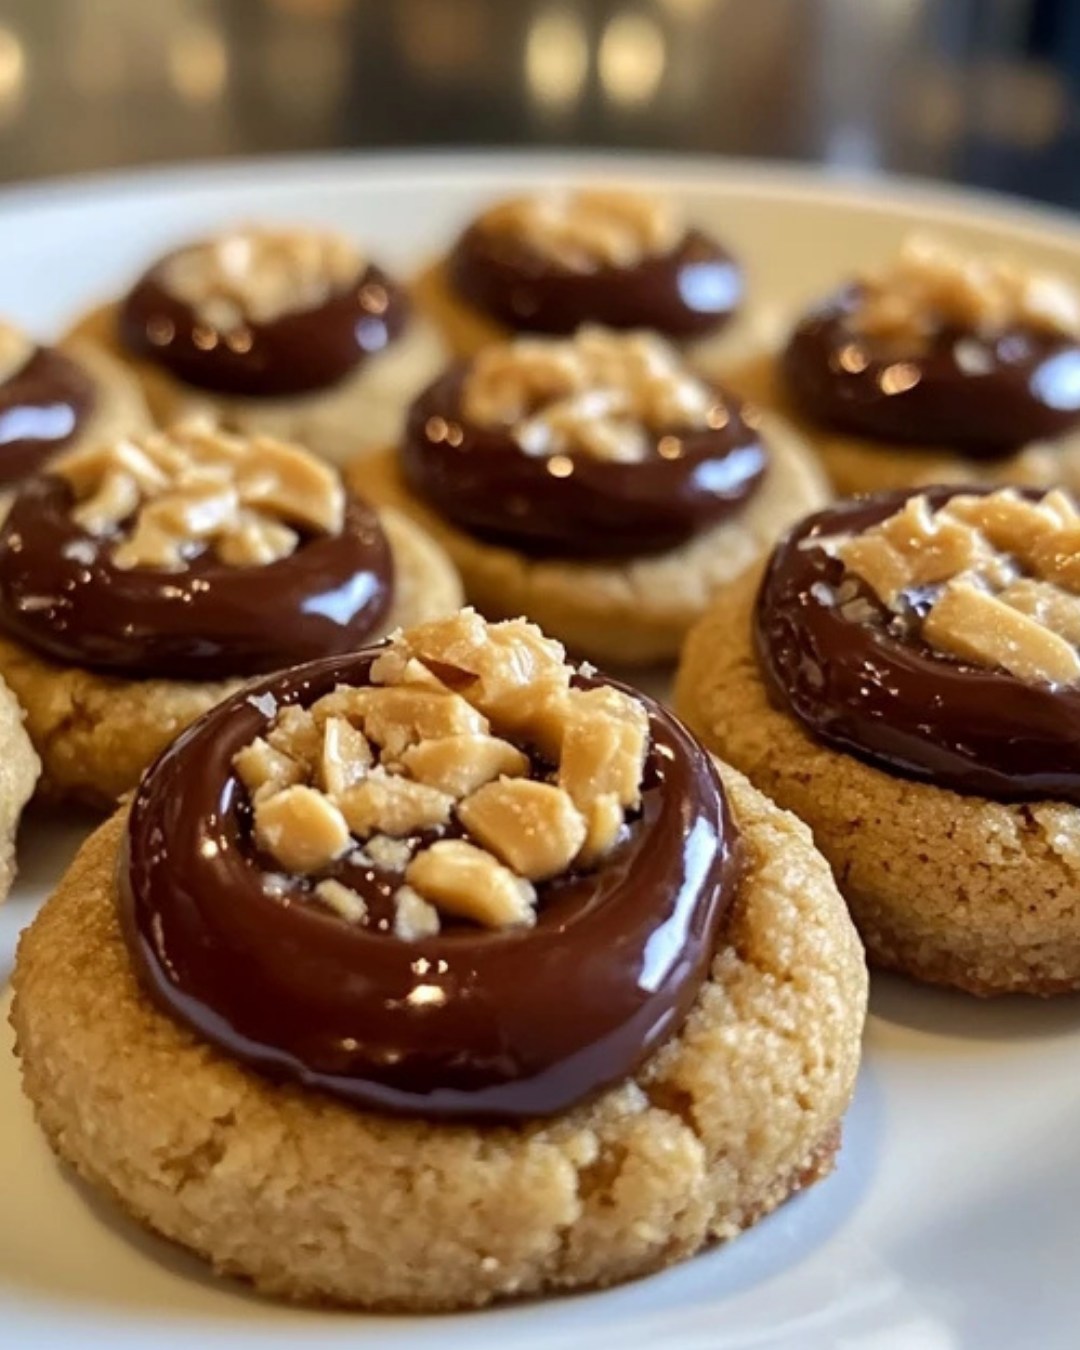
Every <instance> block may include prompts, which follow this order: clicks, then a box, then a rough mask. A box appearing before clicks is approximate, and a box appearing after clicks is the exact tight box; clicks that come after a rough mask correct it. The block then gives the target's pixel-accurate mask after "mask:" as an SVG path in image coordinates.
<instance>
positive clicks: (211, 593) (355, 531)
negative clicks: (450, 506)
mask: <svg viewBox="0 0 1080 1350" xmlns="http://www.w3.org/2000/svg"><path fill="white" fill-rule="evenodd" d="M460 599H461V593H460V588H459V584H458V580H457V576H456V574H455V572H454V569H453V567H452V565H451V564H450V563H449V562H448V560H447V559H446V558H445V556H444V555H443V553H442V552H441V550H440V549H439V548H438V546H437V545H435V544H434V543H432V542H431V541H430V540H428V539H427V538H425V537H424V535H423V534H422V533H421V532H420V531H419V530H418V529H417V528H416V526H414V525H412V524H411V523H410V522H408V521H406V520H404V519H402V518H401V517H399V516H397V515H395V514H394V513H393V512H389V511H388V512H383V513H377V512H376V511H374V510H373V509H372V508H371V507H370V506H369V505H368V504H367V503H366V502H364V501H363V500H362V499H360V498H359V497H356V496H355V495H354V494H352V493H351V492H349V491H348V490H347V488H346V487H345V484H344V483H343V481H342V478H341V475H340V473H339V472H338V470H337V469H335V468H333V467H332V466H331V465H329V464H327V463H326V462H325V461H323V460H320V459H318V458H316V457H315V456H314V455H312V454H310V453H309V452H308V451H306V450H302V449H300V448H299V447H298V446H295V445H291V444H289V443H287V442H284V441H278V440H275V439H274V438H272V437H268V436H252V437H247V436H239V435H235V434H232V433H229V432H225V431H223V430H222V429H221V428H220V427H216V426H214V425H211V424H209V423H205V422H198V421H189V422H186V423H181V424H178V425H177V426H175V427H173V428H171V429H170V430H169V431H161V432H150V433H147V434H146V435H143V436H141V437H138V438H135V439H127V438H122V439H117V440H114V441H106V442H100V443H93V444H90V445H88V446H85V447H81V448H79V447H76V448H75V449H73V450H70V451H67V452H65V453H63V454H61V455H59V456H57V457H56V458H54V459H53V460H52V461H51V463H50V466H49V471H48V472H47V473H43V474H40V475H37V476H34V477H31V478H28V479H25V480H24V481H23V483H22V484H21V485H20V487H19V488H18V490H17V491H16V492H15V494H14V496H13V498H12V501H11V505H10V509H9V511H8V514H7V516H6V518H5V520H4V522H3V524H2V526H0V634H2V636H0V673H2V674H3V675H4V677H5V678H6V679H7V680H8V681H9V683H10V684H11V687H12V688H13V690H14V691H15V692H16V694H17V696H18V697H19V698H20V700H21V701H22V703H23V706H24V707H25V709H26V714H27V728H28V730H29V733H30V737H31V739H32V740H33V742H34V745H35V746H36V747H37V749H38V752H39V753H40V755H41V757H42V760H43V762H44V775H43V779H42V784H41V787H42V791H43V792H45V793H46V794H48V795H51V796H61V797H62V796H75V797H80V798H84V799H87V800H90V801H94V802H99V803H102V802H103V803H106V804H110V803H111V802H112V801H114V800H115V799H116V797H117V796H119V795H120V794H121V793H123V792H126V791H128V790H129V789H130V788H131V787H133V786H134V785H135V783H136V782H137V781H138V777H139V774H140V773H141V771H142V769H143V768H144V767H145V766H146V764H148V763H149V761H150V760H151V759H153V757H154V756H155V755H156V754H157V753H158V751H159V750H161V748H162V747H163V746H164V745H165V744H167V743H168V741H169V740H170V739H171V738H172V737H173V736H174V735H175V734H176V733H177V732H178V731H180V730H181V729H182V728H183V727H184V726H186V725H187V724H188V723H189V722H190V721H191V720H192V719H193V718H194V717H197V716H198V715H199V714H200V713H202V712H204V711H205V710H206V709H207V708H209V707H212V706H213V704H214V703H216V702H217V701H218V700H219V699H220V698H222V697H224V696H225V694H227V693H228V692H229V691H230V690H232V689H234V688H235V687H236V686H237V684H238V683H240V682H241V681H242V680H243V679H246V678H249V677H251V676H253V675H257V674H261V673H263V672H266V671H271V670H277V669H280V668H283V667H285V666H289V665H294V664H296V663H297V662H299V661H304V660H310V659H311V658H313V657H316V656H320V655H327V654H333V653H335V652H340V651H346V650H349V649H351V648H353V647H355V646H358V645H360V644H361V643H363V642H365V641H368V640H370V639H371V638H373V637H378V636H380V635H381V634H383V633H385V632H387V631H389V630H390V629H391V628H393V627H395V626H396V625H397V624H399V623H400V622H403V621H404V622H411V621H414V620H417V619H422V618H425V617H431V616H434V615H438V614H442V613H447V612H449V611H452V610H454V609H455V608H456V607H457V605H458V604H459V603H460Z"/></svg>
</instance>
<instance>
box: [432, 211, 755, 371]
mask: <svg viewBox="0 0 1080 1350" xmlns="http://www.w3.org/2000/svg"><path fill="white" fill-rule="evenodd" d="M743 289H744V282H743V274H742V269H741V267H740V266H739V264H738V262H737V261H736V260H735V259H734V258H733V257H732V256H731V255H730V254H729V253H728V252H727V250H726V249H725V248H724V247H723V246H722V245H721V244H720V242H719V241H718V240H717V239H715V238H714V237H713V236H712V235H711V234H709V233H708V232H707V231H705V230H702V229H699V228H696V227H695V226H693V225H690V224H689V223H688V222H687V221H686V220H684V219H683V218H682V216H681V214H680V212H679V210H678V209H677V207H676V205H675V204H674V202H672V201H671V200H670V199H668V198H666V197H659V196H651V195H649V194H646V193H640V192H632V191H629V190H626V189H621V188H614V187H600V188H579V189H564V190H561V191H552V192H546V193H538V194H535V195H532V196H522V197H511V198H507V199H505V200H502V201H498V202H495V203H494V204H493V205H491V206H489V207H487V208H486V209H485V210H484V211H482V212H481V213H480V214H479V215H478V216H477V217H476V219H475V220H473V221H472V222H471V223H470V224H469V225H468V227H467V228H466V229H465V230H464V232H463V233H462V234H461V236H460V238H458V240H457V241H456V242H455V244H454V246H453V248H452V249H451V251H450V253H449V255H448V256H447V257H446V259H445V260H442V261H439V262H437V263H435V264H433V265H432V266H431V267H429V268H428V269H427V270H426V271H425V272H423V273H422V274H421V276H420V277H419V278H418V279H417V281H416V295H417V300H418V302H419V303H420V304H421V305H422V306H423V307H424V308H425V309H426V310H427V312H428V313H429V314H430V315H431V316H432V317H433V318H434V319H435V320H436V322H437V323H438V324H439V326H440V328H441V329H442V331H443V332H444V333H445V334H446V336H447V338H448V340H449V342H450V344H451V346H452V347H453V349H454V351H455V352H457V353H458V355H459V356H466V357H468V356H473V355H474V354H475V353H476V352H478V351H479V350H480V349H481V348H482V347H485V346H487V345H489V344H491V343H496V342H505V341H507V340H508V339H509V338H512V337H514V336H517V335H519V334H528V333H536V334H546V335H548V336H560V335H569V334H571V333H573V332H575V331H576V330H577V329H578V328H580V327H582V326H584V325H589V324H594V325H595V324H599V325H602V326H603V327H605V328H614V329H648V330H650V331H652V332H655V333H658V334H659V335H660V336H661V337H664V338H666V339H667V340H668V341H671V342H674V343H678V344H679V345H680V346H682V347H683V348H684V349H685V350H686V351H687V352H688V353H694V354H695V355H698V356H701V355H704V354H705V353H712V354H713V355H715V354H716V352H717V351H720V350H722V349H723V346H722V344H723V342H724V339H725V338H726V336H727V334H728V329H729V325H730V323H731V320H732V318H733V316H734V315H735V314H736V312H737V311H738V309H739V306H740V304H741V302H742V297H743Z"/></svg>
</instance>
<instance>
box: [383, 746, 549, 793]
mask: <svg viewBox="0 0 1080 1350" xmlns="http://www.w3.org/2000/svg"><path fill="white" fill-rule="evenodd" d="M401 767H402V768H403V769H404V770H405V771H406V773H408V774H409V776H410V777H411V778H414V779H415V780H416V781H417V782H418V783H426V784H427V785H428V786H429V787H434V788H438V789H439V791H440V792H446V793H448V794H449V795H450V796H451V797H455V798H460V797H467V796H468V795H469V793H470V792H475V791H476V789H477V788H479V787H482V786H483V785H484V784H485V783H490V782H491V781H492V779H494V778H500V777H507V778H518V777H521V775H523V774H527V773H528V772H529V761H528V758H527V757H526V756H525V755H523V754H522V753H521V751H520V750H518V749H517V748H516V747H515V746H512V745H511V744H510V743H509V741H501V740H499V739H498V737H496V736H484V735H477V734H465V735H458V736H440V737H439V738H438V739H437V740H431V741H420V742H419V743H418V744H417V745H411V746H409V747H408V748H407V749H406V750H404V751H403V752H402V754H401Z"/></svg>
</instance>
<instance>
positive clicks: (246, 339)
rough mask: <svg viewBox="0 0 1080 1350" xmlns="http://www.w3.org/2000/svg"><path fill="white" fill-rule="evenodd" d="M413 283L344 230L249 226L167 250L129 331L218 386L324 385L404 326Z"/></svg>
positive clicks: (267, 392)
mask: <svg viewBox="0 0 1080 1350" xmlns="http://www.w3.org/2000/svg"><path fill="white" fill-rule="evenodd" d="M408 311H409V305H408V300H407V298H406V295H405V292H404V291H403V290H402V288H401V287H400V286H398V285H397V284H396V283H395V282H393V281H392V280H391V279H390V278H389V277H388V276H387V275H386V273H385V272H383V271H382V270H381V269H380V268H378V267H376V266H375V265H374V264H370V263H367V262H366V261H365V260H364V259H363V258H362V257H361V255H360V253H359V252H358V250H357V249H356V248H355V247H354V245H353V244H352V243H351V242H350V241H349V240H347V239H343V238H341V237H340V236H338V235H334V234H324V233H316V232H314V231H302V230H273V231H271V230H243V231H236V232H234V233H231V234H227V235H224V236H222V237H221V238H217V239H212V240H209V241H207V242H205V243H200V244H193V245H190V246H189V247H187V248H184V249H180V250H178V251H176V252H175V253H170V254H168V255H167V256H166V257H165V258H163V259H162V260H161V261H160V262H158V263H155V264H154V266H153V267H151V268H150V270H149V271H148V272H146V273H145V275H144V276H143V277H142V278H141V279H140V280H139V281H138V282H136V284H135V286H134V288H133V289H132V291H131V292H130V293H129V295H128V296H127V297H126V299H125V300H124V302H123V304H122V306H121V308H120V315H119V325H120V336H121V339H122V340H123V342H124V344H125V345H126V346H127V347H128V348H129V350H131V351H132V352H134V353H136V354H137V355H139V356H142V357H145V358H147V359H148V360H151V361H153V362H155V363H156V364H157V365H159V366H162V367H163V368H164V369H165V370H167V371H168V372H169V373H170V374H172V375H174V376H175V377H176V378H177V379H179V380H182V381H183V382H184V383H186V384H190V385H194V386H196V387H197V388H200V389H209V390H211V391H213V392H214V393H218V394H232V395H239V396H243V397H249V398H274V397H285V396H289V395H296V394H308V393H314V392H316V391H318V390H321V389H326V388H328V387H329V386H331V385H334V384H336V383H338V381H340V380H342V379H344V378H345V377H346V376H347V375H350V374H351V373H352V372H353V371H354V370H355V369H356V368H357V366H358V365H359V364H360V363H361V362H362V361H363V360H365V359H366V358H368V357H370V356H374V355H376V354H377V353H378V352H381V351H382V350H383V349H384V348H385V347H386V346H387V345H388V344H389V343H390V342H392V341H393V340H394V338H395V337H397V336H398V334H399V333H400V332H401V331H402V330H403V329H404V327H405V324H406V322H407V320H408Z"/></svg>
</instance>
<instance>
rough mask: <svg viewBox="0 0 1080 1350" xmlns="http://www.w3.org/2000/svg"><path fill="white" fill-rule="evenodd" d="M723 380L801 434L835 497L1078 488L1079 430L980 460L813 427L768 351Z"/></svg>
mask: <svg viewBox="0 0 1080 1350" xmlns="http://www.w3.org/2000/svg"><path fill="white" fill-rule="evenodd" d="M723 378H724V381H725V383H727V384H729V385H730V386H731V388H732V389H734V390H735V391H736V392H737V393H740V394H742V395H743V397H744V398H749V399H752V400H754V401H755V402H757V403H760V404H761V406H762V407H765V408H771V409H774V410H775V411H776V412H778V413H780V414H781V416H783V417H784V418H785V419H786V420H787V421H788V422H790V423H791V425H792V426H793V427H795V428H796V430H797V431H798V432H799V434H800V435H801V436H803V437H805V439H806V441H807V443H808V444H809V445H811V446H813V448H814V449H815V450H816V451H817V453H818V455H819V457H820V459H821V463H822V467H823V468H824V470H825V472H826V473H827V474H828V475H829V479H830V481H831V483H832V485H833V487H834V488H835V489H836V492H837V493H838V495H840V496H855V495H858V494H860V493H866V492H884V491H887V490H889V489H891V488H906V487H918V486H921V485H929V484H931V483H1020V484H1023V485H1025V486H1028V487H1050V486H1052V485H1054V484H1056V483H1061V484H1064V485H1065V486H1066V487H1069V488H1071V489H1072V490H1073V491H1080V433H1074V434H1073V435H1072V436H1067V437H1065V438H1063V439H1062V440H1061V441H1059V442H1055V443H1054V444H1049V443H1038V444H1035V443H1032V444H1031V445H1029V446H1026V447H1025V448H1024V449H1023V450H1021V451H1019V452H1018V453H1017V454H1015V455H1010V456H1009V457H1008V458H1007V459H1000V460H993V461H985V462H979V461H977V460H971V459H965V458H964V457H963V456H962V455H958V454H956V453H955V452H953V451H950V450H948V449H946V448H940V449H938V448H935V447H927V446H921V445H883V444H881V443H880V442H877V441H871V440H865V439H863V438H861V437H858V436H844V435H840V434H839V433H837V432H831V431H827V430H823V429H822V428H820V427H816V426H814V425H813V424H812V423H810V422H808V421H807V420H806V419H805V418H804V417H802V416H801V415H800V414H799V413H798V411H797V410H796V409H795V407H794V405H793V404H792V402H791V400H790V399H789V398H788V396H787V394H786V392H785V390H784V389H783V387H782V385H781V382H780V380H779V378H778V374H777V369H776V358H775V356H774V355H773V354H772V353H771V352H770V353H762V354H760V355H758V356H755V357H753V358H751V359H749V360H744V361H742V362H740V363H738V364H733V365H732V366H731V367H730V368H729V369H727V370H726V371H725V372H724V374H723Z"/></svg>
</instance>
